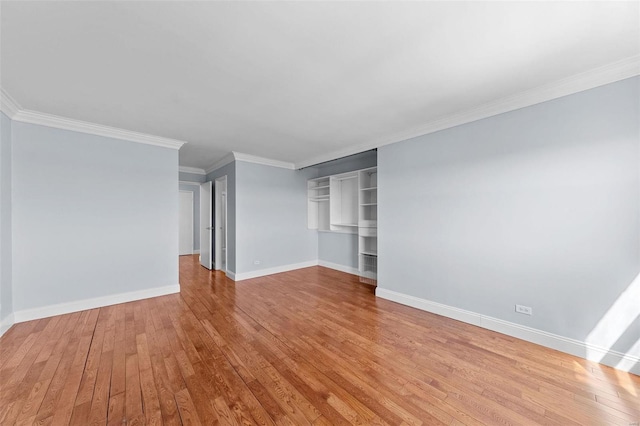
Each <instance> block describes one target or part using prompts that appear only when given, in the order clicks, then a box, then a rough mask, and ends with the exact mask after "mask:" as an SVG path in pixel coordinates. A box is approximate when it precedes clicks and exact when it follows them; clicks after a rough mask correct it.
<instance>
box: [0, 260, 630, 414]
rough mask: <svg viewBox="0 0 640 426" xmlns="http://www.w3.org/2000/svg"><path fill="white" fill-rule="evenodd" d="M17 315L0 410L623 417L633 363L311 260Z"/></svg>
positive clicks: (7, 344) (1, 373) (192, 273)
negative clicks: (533, 335)
mask: <svg viewBox="0 0 640 426" xmlns="http://www.w3.org/2000/svg"><path fill="white" fill-rule="evenodd" d="M180 283H181V293H180V294H179V295H170V296H164V297H158V298H154V299H147V300H142V301H138V302H132V303H127V304H122V305H115V306H109V307H106V308H100V309H93V310H90V311H83V312H78V313H73V314H68V315H62V316H57V317H52V318H46V319H42V320H37V321H31V322H26V323H21V324H17V325H15V326H13V327H12V328H11V329H10V330H9V331H8V332H7V333H6V334H5V335H4V336H3V337H2V338H1V339H0V424H2V425H12V424H33V423H36V424H52V425H64V424H75V425H90V424H109V425H116V424H117V425H123V424H128V425H134V424H167V425H169V424H196V425H197V424H202V425H212V424H218V423H219V424H269V425H272V424H289V425H304V424H314V425H336V424H391V425H398V424H412V425H414V424H426V425H434V424H448V425H460V424H469V425H472V424H557V425H575V424H589V425H594V424H607V425H608V424H619V425H625V426H628V425H631V424H636V425H637V424H638V422H639V421H640V377H638V376H635V375H632V374H627V373H623V372H621V371H617V370H614V369H612V368H609V367H605V366H602V365H599V364H596V363H592V362H589V361H585V360H582V359H579V358H575V357H572V356H570V355H566V354H563V353H560V352H556V351H553V350H550V349H546V348H543V347H540V346H536V345H533V344H530V343H527V342H523V341H520V340H517V339H514V338H511V337H508V336H504V335H501V334H498V333H494V332H491V331H487V330H483V329H480V328H477V327H474V326H471V325H467V324H463V323H460V322H457V321H453V320H450V319H447V318H443V317H439V316H437V315H432V314H429V313H426V312H422V311H418V310H415V309H412V308H408V307H405V306H402V305H398V304H395V303H393V302H389V301H386V300H381V299H376V298H375V297H374V295H373V288H372V287H370V286H367V285H364V284H360V283H359V282H358V281H357V279H356V278H355V277H353V276H351V275H348V274H344V273H341V272H337V271H333V270H330V269H325V268H321V267H312V268H307V269H302V270H298V271H293V272H287V273H283V274H278V275H272V276H270V277H263V278H256V279H253V280H248V281H243V282H239V283H237V284H236V283H234V282H233V281H230V280H227V279H226V278H225V277H224V275H223V274H221V273H215V272H209V271H206V270H205V269H204V268H201V267H200V266H199V265H198V262H197V257H196V256H183V257H181V258H180Z"/></svg>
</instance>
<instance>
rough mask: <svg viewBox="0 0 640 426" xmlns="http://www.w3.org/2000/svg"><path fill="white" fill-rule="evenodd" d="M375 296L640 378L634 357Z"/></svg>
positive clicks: (448, 309) (419, 302)
mask: <svg viewBox="0 0 640 426" xmlns="http://www.w3.org/2000/svg"><path fill="white" fill-rule="evenodd" d="M376 296H377V297H380V298H382V299H387V300H391V301H393V302H397V303H401V304H403V305H407V306H411V307H413V308H417V309H420V310H423V311H427V312H431V313H434V314H438V315H442V316H444V317H447V318H452V319H455V320H458V321H462V322H466V323H468V324H473V325H476V326H478V327H482V328H486V329H488V330H492V331H496V332H498V333H502V334H506V335H508V336H512V337H516V338H518V339H522V340H526V341H528V342H532V343H536V344H538V345H542V346H546V347H548V348H551V349H555V350H558V351H561V352H565V353H568V354H571V355H575V356H578V357H580V358H585V359H588V360H590V361H595V362H600V363H602V364H605V365H608V366H611V367H614V368H618V369H620V370H623V371H628V372H630V373H633V374H638V375H640V357H637V356H633V355H629V354H624V353H621V352H617V351H612V350H607V349H605V348H602V347H598V346H595V345H592V344H589V343H586V342H582V341H579V340H575V339H571V338H568V337H564V336H559V335H557V334H553V333H548V332H546V331H542V330H538V329H536V328H531V327H527V326H523V325H520V324H516V323H512V322H509V321H504V320H501V319H497V318H493V317H489V316H486V315H481V314H478V313H475V312H471V311H467V310H464V309H459V308H455V307H453V306H449V305H444V304H442V303H438V302H433V301H431V300H427V299H421V298H419V297H415V296H410V295H407V294H403V293H398V292H395V291H392V290H387V289H384V288H380V287H378V288H376Z"/></svg>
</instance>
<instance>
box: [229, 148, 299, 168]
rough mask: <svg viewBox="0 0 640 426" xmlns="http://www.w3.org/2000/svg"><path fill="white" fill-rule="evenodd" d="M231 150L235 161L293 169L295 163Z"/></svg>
mask: <svg viewBox="0 0 640 426" xmlns="http://www.w3.org/2000/svg"><path fill="white" fill-rule="evenodd" d="M232 152H233V157H234V158H235V159H236V161H243V162H245V163H254V164H263V165H265V166H272V167H280V168H281V169H288V170H295V168H296V167H295V165H294V164H293V163H289V162H287V161H280V160H273V159H271V158H264V157H257V156H255V155H249V154H243V153H242V152H236V151H232Z"/></svg>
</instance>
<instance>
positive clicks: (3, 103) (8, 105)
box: [0, 88, 20, 119]
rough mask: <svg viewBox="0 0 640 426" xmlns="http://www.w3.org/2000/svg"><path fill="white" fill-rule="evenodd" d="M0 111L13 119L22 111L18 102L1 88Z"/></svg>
mask: <svg viewBox="0 0 640 426" xmlns="http://www.w3.org/2000/svg"><path fill="white" fill-rule="evenodd" d="M0 111H2V112H3V113H4V114H5V115H6V116H7V117H9V118H11V119H13V117H14V116H15V115H16V114H17V113H18V111H20V105H19V104H18V102H16V100H15V99H13V98H12V97H11V95H9V94H8V93H7V92H6V90H4V89H2V88H0Z"/></svg>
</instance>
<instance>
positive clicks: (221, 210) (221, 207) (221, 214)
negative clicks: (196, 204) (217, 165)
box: [215, 176, 227, 273]
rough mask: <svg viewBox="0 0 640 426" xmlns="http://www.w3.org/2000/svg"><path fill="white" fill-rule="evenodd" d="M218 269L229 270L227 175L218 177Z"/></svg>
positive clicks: (216, 245)
mask: <svg viewBox="0 0 640 426" xmlns="http://www.w3.org/2000/svg"><path fill="white" fill-rule="evenodd" d="M215 192H216V193H215V197H216V203H215V210H216V211H215V216H216V221H215V223H216V234H215V239H216V240H215V247H216V251H215V255H216V261H215V265H216V269H217V270H222V271H224V272H225V273H226V272H227V177H226V176H223V177H221V178H218V179H216V191H215Z"/></svg>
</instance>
